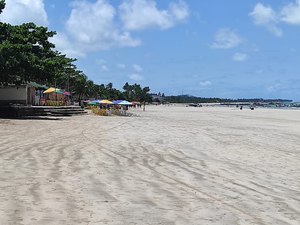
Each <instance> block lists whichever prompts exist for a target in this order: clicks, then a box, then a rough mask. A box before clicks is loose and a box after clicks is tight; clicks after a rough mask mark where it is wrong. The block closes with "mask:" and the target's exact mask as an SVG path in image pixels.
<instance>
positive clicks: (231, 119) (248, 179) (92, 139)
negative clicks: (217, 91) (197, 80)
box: [0, 106, 300, 225]
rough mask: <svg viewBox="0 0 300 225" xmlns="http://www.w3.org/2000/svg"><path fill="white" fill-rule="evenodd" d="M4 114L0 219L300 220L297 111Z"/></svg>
mask: <svg viewBox="0 0 300 225" xmlns="http://www.w3.org/2000/svg"><path fill="white" fill-rule="evenodd" d="M131 112H133V113H135V114H139V115H140V116H136V117H113V116H111V117H100V116H93V115H86V116H75V117H72V118H65V119H63V120H59V121H49V120H5V119H2V120H0V128H1V129H0V168H1V170H0V174H1V175H0V188H1V192H0V224H4V225H6V224H30V225H31V224H33V225H36V224H40V225H44V224H72V225H73V224H120V225H121V224H139V225H144V224H153V225H154V224H155V225H156V224H164V225H165V224H184V225H187V224H195V225H196V224H199V225H200V224H228V225H232V224H243V225H244V224H294V225H296V224H299V221H300V163H299V162H300V161H299V160H300V142H299V140H300V111H297V110H276V109H255V110H254V111H251V110H249V109H244V110H239V109H236V108H226V107H224V108H221V107H202V108H190V107H184V106H148V107H147V108H146V112H142V110H140V109H136V110H132V111H131Z"/></svg>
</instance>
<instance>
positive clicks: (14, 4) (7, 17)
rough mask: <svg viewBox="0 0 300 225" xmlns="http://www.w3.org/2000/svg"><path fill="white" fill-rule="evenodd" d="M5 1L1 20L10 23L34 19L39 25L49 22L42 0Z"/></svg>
mask: <svg viewBox="0 0 300 225" xmlns="http://www.w3.org/2000/svg"><path fill="white" fill-rule="evenodd" d="M5 3H6V5H5V10H4V11H3V12H2V14H1V16H0V20H1V21H4V22H8V23H11V24H22V23H24V22H31V21H34V22H35V23H36V24H38V25H41V26H47V25H48V24H49V22H48V16H47V13H46V10H45V6H44V1H43V0H6V1H5Z"/></svg>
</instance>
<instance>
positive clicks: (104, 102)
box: [100, 99, 113, 105]
mask: <svg viewBox="0 0 300 225" xmlns="http://www.w3.org/2000/svg"><path fill="white" fill-rule="evenodd" d="M100 104H108V105H111V104H113V103H112V102H111V101H109V100H107V99H104V100H101V101H100Z"/></svg>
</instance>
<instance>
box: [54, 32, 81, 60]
mask: <svg viewBox="0 0 300 225" xmlns="http://www.w3.org/2000/svg"><path fill="white" fill-rule="evenodd" d="M50 41H51V42H52V43H54V44H55V48H56V49H58V50H59V51H61V52H62V53H63V54H66V55H67V56H68V57H72V58H83V57H85V52H84V51H82V50H80V49H79V48H78V47H77V46H76V45H75V43H73V42H71V41H70V40H69V38H68V37H67V36H66V35H65V34H64V33H58V34H57V35H55V36H54V37H52V38H50Z"/></svg>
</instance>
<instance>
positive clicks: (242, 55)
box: [232, 52, 248, 62]
mask: <svg viewBox="0 0 300 225" xmlns="http://www.w3.org/2000/svg"><path fill="white" fill-rule="evenodd" d="M247 58H248V55H247V54H245V53H239V52H237V53H235V54H234V55H233V57H232V59H233V60H234V61H239V62H242V61H245V60H246V59H247Z"/></svg>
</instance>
